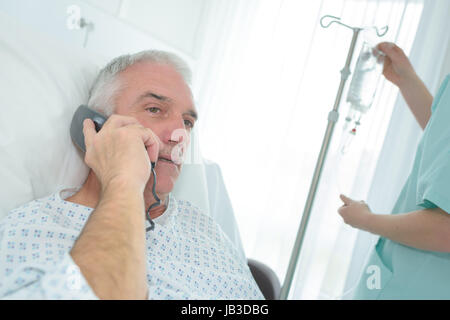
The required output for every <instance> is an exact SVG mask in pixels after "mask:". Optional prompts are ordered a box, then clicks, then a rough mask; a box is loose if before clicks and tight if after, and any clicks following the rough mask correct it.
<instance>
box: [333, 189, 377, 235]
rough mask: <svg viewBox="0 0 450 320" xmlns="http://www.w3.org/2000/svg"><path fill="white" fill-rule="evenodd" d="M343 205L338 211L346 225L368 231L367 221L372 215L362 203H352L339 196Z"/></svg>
mask: <svg viewBox="0 0 450 320" xmlns="http://www.w3.org/2000/svg"><path fill="white" fill-rule="evenodd" d="M339 197H340V198H341V200H342V201H343V202H344V204H343V205H342V206H341V207H340V208H339V209H338V212H339V214H340V215H341V217H342V218H343V219H344V222H345V223H346V224H349V225H351V226H352V227H354V228H357V229H361V230H365V231H368V227H369V220H370V217H372V216H373V215H374V214H373V213H372V211H370V209H369V206H368V205H367V204H366V203H365V202H364V201H354V200H352V199H350V198H348V197H346V196H344V195H342V194H341V195H340V196H339Z"/></svg>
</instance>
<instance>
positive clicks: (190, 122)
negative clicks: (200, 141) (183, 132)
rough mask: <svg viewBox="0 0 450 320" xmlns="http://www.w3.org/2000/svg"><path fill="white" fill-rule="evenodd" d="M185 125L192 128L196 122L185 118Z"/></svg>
mask: <svg viewBox="0 0 450 320" xmlns="http://www.w3.org/2000/svg"><path fill="white" fill-rule="evenodd" d="M184 125H185V126H186V127H188V128H190V129H192V128H193V127H194V123H193V122H192V121H190V120H184Z"/></svg>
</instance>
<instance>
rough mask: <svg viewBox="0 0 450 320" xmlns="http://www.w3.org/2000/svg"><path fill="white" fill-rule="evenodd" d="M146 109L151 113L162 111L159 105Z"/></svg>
mask: <svg viewBox="0 0 450 320" xmlns="http://www.w3.org/2000/svg"><path fill="white" fill-rule="evenodd" d="M145 110H147V111H148V112H150V113H158V112H159V111H161V109H160V108H157V107H150V108H147V109H145Z"/></svg>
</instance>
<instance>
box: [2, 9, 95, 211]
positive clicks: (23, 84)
mask: <svg viewBox="0 0 450 320" xmlns="http://www.w3.org/2000/svg"><path fill="white" fill-rule="evenodd" d="M0 32H1V33H0V61H1V65H2V70H1V73H0V90H1V91H0V92H1V94H0V108H1V109H0V110H1V111H0V112H1V113H0V161H1V163H0V218H1V217H3V216H4V215H5V214H6V213H7V212H8V211H9V210H11V209H12V208H14V207H17V206H18V205H21V204H23V203H25V202H28V201H30V200H32V199H36V198H39V197H43V196H46V195H49V194H51V193H53V192H54V191H55V189H56V188H57V187H58V186H63V185H81V183H82V182H83V181H84V179H85V178H86V176H87V172H88V168H87V166H86V165H85V164H84V162H83V157H82V154H81V153H79V152H78V151H77V149H76V148H75V147H74V146H73V144H72V141H71V139H70V135H69V130H68V128H69V125H70V121H71V118H72V115H73V113H74V111H75V108H76V107H78V105H80V104H81V103H85V102H86V100H87V93H88V90H89V87H90V85H91V83H92V81H93V79H94V77H95V76H96V74H97V72H98V70H99V66H98V65H97V64H95V63H93V62H92V61H93V58H92V56H90V57H89V59H87V58H84V55H83V54H81V52H78V50H77V49H76V48H67V47H65V46H64V44H62V43H55V42H52V41H51V40H50V39H47V38H46V37H45V36H44V35H41V34H38V33H36V32H31V31H30V30H28V29H27V28H24V27H23V26H21V25H19V24H18V23H17V22H16V21H14V20H12V19H10V18H9V17H8V16H6V15H4V14H2V13H1V12H0Z"/></svg>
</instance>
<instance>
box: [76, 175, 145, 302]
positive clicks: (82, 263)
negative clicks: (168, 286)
mask: <svg viewBox="0 0 450 320" xmlns="http://www.w3.org/2000/svg"><path fill="white" fill-rule="evenodd" d="M144 210H145V208H144V200H143V196H142V192H139V190H138V189H137V188H133V187H132V186H130V185H127V184H126V183H114V184H111V185H110V186H107V187H106V188H104V190H103V192H102V196H101V198H100V201H99V203H98V205H97V207H96V209H95V210H94V211H93V212H92V214H91V216H90V217H89V220H88V221H87V222H86V225H85V227H84V229H83V231H82V233H81V234H80V236H79V238H78V240H77V241H76V242H75V244H74V246H73V248H72V251H71V255H72V258H73V260H74V261H75V263H77V265H78V266H79V267H80V270H81V272H82V273H83V275H84V277H85V278H86V280H87V281H88V283H89V285H90V286H91V287H92V289H93V290H94V292H95V293H96V294H97V296H98V297H99V298H101V299H145V298H146V295H147V282H146V260H145V216H144Z"/></svg>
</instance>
